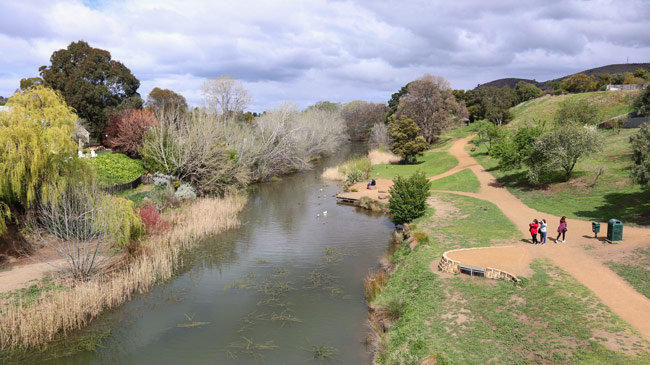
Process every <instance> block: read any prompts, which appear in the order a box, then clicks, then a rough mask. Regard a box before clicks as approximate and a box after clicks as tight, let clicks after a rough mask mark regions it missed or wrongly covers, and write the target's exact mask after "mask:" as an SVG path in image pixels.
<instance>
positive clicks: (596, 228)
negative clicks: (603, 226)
mask: <svg viewBox="0 0 650 365" xmlns="http://www.w3.org/2000/svg"><path fill="white" fill-rule="evenodd" d="M591 231H592V232H594V237H596V238H598V233H600V222H591Z"/></svg>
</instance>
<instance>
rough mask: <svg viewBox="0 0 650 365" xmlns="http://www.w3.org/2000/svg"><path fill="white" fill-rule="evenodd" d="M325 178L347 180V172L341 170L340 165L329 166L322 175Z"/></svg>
mask: <svg viewBox="0 0 650 365" xmlns="http://www.w3.org/2000/svg"><path fill="white" fill-rule="evenodd" d="M321 176H322V177H323V179H325V180H332V181H345V174H344V173H343V172H341V171H340V169H339V167H338V166H336V167H328V168H326V169H325V171H323V175H321Z"/></svg>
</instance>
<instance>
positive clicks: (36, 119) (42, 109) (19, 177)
mask: <svg viewBox="0 0 650 365" xmlns="http://www.w3.org/2000/svg"><path fill="white" fill-rule="evenodd" d="M7 105H8V106H9V107H10V108H11V109H10V112H8V113H0V200H1V201H3V202H5V203H7V204H8V205H10V206H11V207H12V208H21V209H27V208H29V207H30V206H31V205H32V203H33V202H34V201H35V200H36V199H37V197H38V196H39V194H40V195H41V198H44V199H46V200H47V199H49V198H51V197H49V196H48V191H53V190H52V189H46V190H42V189H41V187H43V186H44V185H47V184H50V185H57V184H58V182H57V178H58V177H59V176H61V175H62V174H65V170H67V169H69V166H68V167H66V165H70V164H73V163H74V161H75V160H76V158H74V157H73V158H72V159H69V157H72V156H74V154H75V152H76V144H75V143H74V142H73V140H72V134H73V132H74V129H75V121H76V119H77V116H76V115H75V114H74V112H73V110H72V109H71V108H70V107H69V106H67V105H66V104H65V101H63V98H62V97H61V96H60V95H59V94H58V93H56V92H55V91H54V90H51V89H48V88H45V87H43V86H33V87H31V88H30V89H29V90H28V91H25V92H24V93H16V94H14V96H12V97H11V98H9V101H8V102H7ZM5 210H6V207H5ZM0 213H1V212H0ZM0 216H3V217H0V233H2V230H3V229H4V218H6V215H3V214H0Z"/></svg>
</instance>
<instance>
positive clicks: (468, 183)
mask: <svg viewBox="0 0 650 365" xmlns="http://www.w3.org/2000/svg"><path fill="white" fill-rule="evenodd" d="M480 188H481V183H480V182H479V181H478V178H476V175H475V174H474V172H473V171H472V170H470V169H465V170H462V171H460V172H457V173H455V174H453V175H450V176H447V177H443V178H442V179H438V180H434V181H432V182H431V190H450V191H466V192H468V193H478V191H479V189H480Z"/></svg>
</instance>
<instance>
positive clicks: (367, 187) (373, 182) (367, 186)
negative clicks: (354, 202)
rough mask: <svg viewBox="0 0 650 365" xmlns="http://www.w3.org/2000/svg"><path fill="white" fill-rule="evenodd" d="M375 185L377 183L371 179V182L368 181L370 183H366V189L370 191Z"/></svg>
mask: <svg viewBox="0 0 650 365" xmlns="http://www.w3.org/2000/svg"><path fill="white" fill-rule="evenodd" d="M376 185H377V182H376V181H375V179H372V180H370V182H368V185H366V189H368V190H370V189H372V187H373V186H376Z"/></svg>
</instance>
